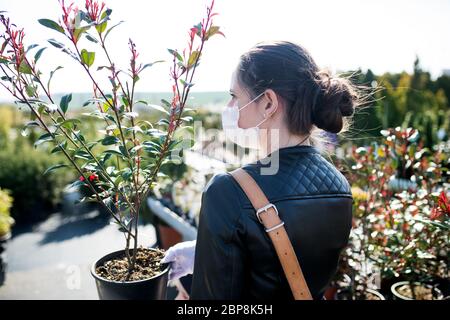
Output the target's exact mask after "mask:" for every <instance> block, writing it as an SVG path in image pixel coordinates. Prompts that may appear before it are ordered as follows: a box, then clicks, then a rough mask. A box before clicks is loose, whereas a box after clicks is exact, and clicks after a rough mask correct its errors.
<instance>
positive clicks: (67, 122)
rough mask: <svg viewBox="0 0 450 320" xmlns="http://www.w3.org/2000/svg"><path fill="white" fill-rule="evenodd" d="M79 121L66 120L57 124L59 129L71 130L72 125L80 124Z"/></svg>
mask: <svg viewBox="0 0 450 320" xmlns="http://www.w3.org/2000/svg"><path fill="white" fill-rule="evenodd" d="M80 123H81V121H80V120H78V119H66V120H65V121H63V122H61V123H60V124H59V126H60V127H64V128H67V129H70V128H73V126H74V125H76V124H80Z"/></svg>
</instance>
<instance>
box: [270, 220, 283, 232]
mask: <svg viewBox="0 0 450 320" xmlns="http://www.w3.org/2000/svg"><path fill="white" fill-rule="evenodd" d="M282 226H284V221H281V222H280V224H277V225H276V226H274V227H272V228H269V229H266V232H267V233H269V232H270V231H273V230H277V229H278V228H281V227H282Z"/></svg>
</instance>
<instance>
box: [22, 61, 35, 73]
mask: <svg viewBox="0 0 450 320" xmlns="http://www.w3.org/2000/svg"><path fill="white" fill-rule="evenodd" d="M19 72H21V73H26V74H33V72H32V70H31V67H30V65H29V64H28V62H26V61H25V60H23V61H22V62H21V64H20V66H19Z"/></svg>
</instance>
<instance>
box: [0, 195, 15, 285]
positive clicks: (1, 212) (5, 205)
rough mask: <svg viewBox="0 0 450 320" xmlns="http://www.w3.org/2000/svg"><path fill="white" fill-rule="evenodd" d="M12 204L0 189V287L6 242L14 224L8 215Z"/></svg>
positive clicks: (2, 279)
mask: <svg viewBox="0 0 450 320" xmlns="http://www.w3.org/2000/svg"><path fill="white" fill-rule="evenodd" d="M12 203H13V199H12V197H11V196H10V195H9V193H8V192H7V191H6V190H2V189H0V285H1V284H3V282H4V280H5V273H6V253H5V251H6V242H7V241H8V240H9V239H10V238H11V227H12V225H13V224H14V219H13V218H12V217H11V214H10V209H11V207H12Z"/></svg>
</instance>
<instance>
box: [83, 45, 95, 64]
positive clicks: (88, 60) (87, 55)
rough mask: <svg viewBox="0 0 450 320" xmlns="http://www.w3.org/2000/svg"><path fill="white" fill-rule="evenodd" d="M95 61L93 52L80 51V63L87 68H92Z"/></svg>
mask: <svg viewBox="0 0 450 320" xmlns="http://www.w3.org/2000/svg"><path fill="white" fill-rule="evenodd" d="M94 61H95V52H89V51H87V50H86V49H83V50H81V62H83V63H84V64H85V65H87V66H88V67H90V66H92V65H93V64H94Z"/></svg>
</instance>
